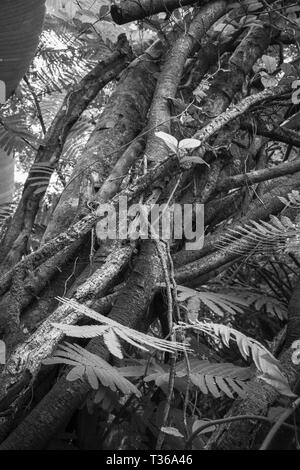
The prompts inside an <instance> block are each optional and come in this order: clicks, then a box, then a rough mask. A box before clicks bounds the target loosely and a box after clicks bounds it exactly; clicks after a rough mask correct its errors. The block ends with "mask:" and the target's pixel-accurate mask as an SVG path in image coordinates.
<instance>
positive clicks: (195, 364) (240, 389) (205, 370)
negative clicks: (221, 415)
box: [176, 359, 253, 398]
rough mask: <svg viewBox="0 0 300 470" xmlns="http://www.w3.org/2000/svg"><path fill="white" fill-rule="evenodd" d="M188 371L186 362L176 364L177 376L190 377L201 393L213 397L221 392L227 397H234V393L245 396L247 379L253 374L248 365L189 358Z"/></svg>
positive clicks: (219, 395) (217, 396)
mask: <svg viewBox="0 0 300 470" xmlns="http://www.w3.org/2000/svg"><path fill="white" fill-rule="evenodd" d="M189 366H190V371H188V370H187V367H186V362H185V361H184V362H181V363H179V364H177V366H176V375H177V377H188V376H189V377H190V380H191V382H192V383H193V384H194V385H195V386H196V387H198V388H199V389H200V390H201V392H202V393H204V394H207V393H209V392H210V393H211V394H212V395H213V396H214V397H215V398H219V397H221V396H222V392H223V393H225V395H227V396H228V397H229V398H234V393H236V394H237V395H238V396H240V397H242V398H245V395H246V393H247V391H248V384H247V381H249V379H250V378H251V377H252V376H253V371H252V370H251V368H249V367H238V366H235V365H233V364H231V363H220V364H219V363H215V364H214V363H211V362H209V361H201V360H199V359H191V360H190V365H189Z"/></svg>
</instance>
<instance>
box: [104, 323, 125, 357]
mask: <svg viewBox="0 0 300 470" xmlns="http://www.w3.org/2000/svg"><path fill="white" fill-rule="evenodd" d="M103 339H104V343H105V345H106V347H107V349H108V350H109V352H110V353H111V354H113V355H114V356H116V357H118V358H119V359H123V354H122V350H121V345H120V342H119V340H118V337H117V335H116V334H115V332H114V330H113V329H112V328H109V330H108V331H107V332H105V333H104V334H103Z"/></svg>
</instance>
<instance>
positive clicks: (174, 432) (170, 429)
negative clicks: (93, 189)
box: [161, 426, 184, 437]
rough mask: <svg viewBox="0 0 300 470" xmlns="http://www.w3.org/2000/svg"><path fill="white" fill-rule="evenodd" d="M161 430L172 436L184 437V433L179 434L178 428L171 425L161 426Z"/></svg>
mask: <svg viewBox="0 0 300 470" xmlns="http://www.w3.org/2000/svg"><path fill="white" fill-rule="evenodd" d="M161 431H162V432H164V433H165V434H170V435H171V436H174V437H184V435H183V434H181V432H180V431H178V429H176V428H173V427H171V426H169V427H162V428H161Z"/></svg>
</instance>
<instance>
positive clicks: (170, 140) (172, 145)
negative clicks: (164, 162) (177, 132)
mask: <svg viewBox="0 0 300 470" xmlns="http://www.w3.org/2000/svg"><path fill="white" fill-rule="evenodd" d="M155 135H156V137H159V138H160V139H162V140H163V141H164V143H165V144H166V145H167V146H168V147H169V149H170V150H172V152H174V153H176V152H177V147H178V140H177V139H176V138H175V137H173V136H172V135H170V134H167V133H166V132H162V131H159V132H155Z"/></svg>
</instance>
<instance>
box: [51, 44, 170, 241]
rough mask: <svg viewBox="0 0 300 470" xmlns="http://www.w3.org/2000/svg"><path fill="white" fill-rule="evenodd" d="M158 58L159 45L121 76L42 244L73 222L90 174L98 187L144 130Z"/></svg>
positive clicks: (159, 54)
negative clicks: (96, 178)
mask: <svg viewBox="0 0 300 470" xmlns="http://www.w3.org/2000/svg"><path fill="white" fill-rule="evenodd" d="M152 54H153V58H152ZM161 54H162V44H161V43H159V44H157V45H156V46H155V47H150V48H149V50H148V51H146V53H145V54H144V55H143V56H142V57H140V58H138V59H136V61H135V62H134V63H133V64H131V66H130V67H129V68H127V70H126V71H125V72H124V73H123V75H122V77H121V79H120V81H119V83H118V86H117V88H116V90H115V91H114V93H113V94H112V96H111V97H110V99H109V102H108V103H107V105H106V107H105V109H104V111H103V113H102V114H101V115H100V117H99V119H98V122H97V125H96V128H95V130H94V131H93V133H92V134H91V136H90V139H89V141H88V143H87V145H86V148H85V150H84V151H83V155H82V158H81V159H80V161H79V162H78V163H77V165H76V166H75V169H74V171H73V173H72V175H71V177H70V181H69V182H68V185H67V187H66V188H65V189H64V191H63V193H62V195H61V198H60V201H59V203H58V205H57V206H56V208H55V211H54V213H53V216H52V218H51V220H50V222H49V224H48V227H47V230H46V232H45V235H44V241H48V240H50V239H51V238H53V237H55V236H56V235H57V234H58V233H60V232H62V231H64V230H65V229H66V228H67V227H68V226H69V225H70V223H72V222H73V220H74V218H75V216H76V213H77V211H78V204H79V195H80V192H81V187H82V184H85V183H86V182H87V181H89V180H90V181H91V182H92V181H93V174H97V175H98V181H97V187H98V188H99V187H101V185H102V183H103V182H104V181H105V179H106V178H107V177H108V176H109V174H110V171H111V169H112V168H113V166H114V165H115V164H116V162H117V161H118V159H119V157H120V156H121V155H122V153H123V152H124V150H125V149H126V148H127V146H128V144H130V143H131V141H132V140H133V139H134V138H135V137H136V136H137V134H138V133H139V132H140V131H141V130H142V129H143V127H144V126H145V124H146V117H147V113H148V109H149V106H150V103H151V99H152V95H153V91H154V87H155V83H156V79H155V74H156V73H157V72H158V70H159V69H158V67H159V58H160V56H161Z"/></svg>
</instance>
